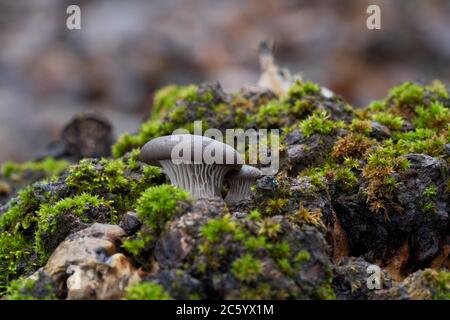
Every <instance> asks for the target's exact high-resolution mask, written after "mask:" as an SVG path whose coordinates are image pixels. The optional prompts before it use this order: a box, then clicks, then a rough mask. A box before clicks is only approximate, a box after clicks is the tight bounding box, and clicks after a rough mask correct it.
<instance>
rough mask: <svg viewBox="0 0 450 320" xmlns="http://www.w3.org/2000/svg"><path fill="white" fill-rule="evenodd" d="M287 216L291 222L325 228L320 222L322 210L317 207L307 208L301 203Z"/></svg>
mask: <svg viewBox="0 0 450 320" xmlns="http://www.w3.org/2000/svg"><path fill="white" fill-rule="evenodd" d="M289 218H290V220H291V221H292V222H294V223H295V224H298V225H303V224H305V223H306V224H311V225H314V226H316V227H322V228H325V225H324V224H323V222H322V210H321V209H319V208H316V209H314V210H309V209H307V208H305V207H304V206H303V205H300V208H299V209H298V211H297V212H295V213H294V214H292V215H291V216H290V217H289Z"/></svg>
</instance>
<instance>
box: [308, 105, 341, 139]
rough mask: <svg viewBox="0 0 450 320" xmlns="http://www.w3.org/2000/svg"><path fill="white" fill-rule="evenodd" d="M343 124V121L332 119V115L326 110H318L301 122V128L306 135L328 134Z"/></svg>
mask: <svg viewBox="0 0 450 320" xmlns="http://www.w3.org/2000/svg"><path fill="white" fill-rule="evenodd" d="M342 126H343V124H342V123H341V122H335V121H333V120H330V116H329V115H328V114H327V113H326V112H324V111H322V112H316V113H314V114H313V115H311V116H309V117H308V118H307V119H306V120H304V121H302V122H301V123H300V129H301V130H302V132H303V135H304V136H305V137H310V136H312V135H313V134H315V133H319V134H324V135H327V134H330V133H331V132H332V131H333V130H335V129H336V128H338V127H342Z"/></svg>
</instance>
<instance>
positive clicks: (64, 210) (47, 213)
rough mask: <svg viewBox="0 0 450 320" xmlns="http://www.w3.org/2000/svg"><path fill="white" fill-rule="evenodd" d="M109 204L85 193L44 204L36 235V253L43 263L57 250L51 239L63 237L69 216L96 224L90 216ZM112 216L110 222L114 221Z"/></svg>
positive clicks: (39, 215)
mask: <svg viewBox="0 0 450 320" xmlns="http://www.w3.org/2000/svg"><path fill="white" fill-rule="evenodd" d="M107 205H108V203H107V202H105V201H104V200H102V199H99V197H98V196H93V195H90V194H87V193H83V194H81V195H79V196H75V197H72V198H65V199H63V200H60V201H58V202H56V203H54V204H43V205H42V206H41V207H40V209H39V211H38V212H37V217H38V218H37V219H38V227H37V230H36V233H35V251H36V252H37V254H38V256H39V257H40V259H41V261H42V262H45V261H46V260H47V258H48V256H49V255H50V254H51V253H52V252H53V250H54V249H55V245H56V243H55V244H54V245H50V243H52V241H51V239H52V238H53V237H54V236H55V234H56V233H58V237H61V236H63V237H64V233H63V232H62V230H64V227H65V224H66V223H67V215H68V214H71V215H74V216H76V217H79V218H80V219H81V220H82V221H83V222H85V223H92V222H95V220H93V217H92V216H90V214H91V213H92V212H93V211H94V210H98V209H100V207H101V206H105V207H106V206H107ZM113 218H114V216H111V218H110V219H111V221H110V222H112V223H113V222H115V223H117V222H118V221H117V220H116V221H114V219H113Z"/></svg>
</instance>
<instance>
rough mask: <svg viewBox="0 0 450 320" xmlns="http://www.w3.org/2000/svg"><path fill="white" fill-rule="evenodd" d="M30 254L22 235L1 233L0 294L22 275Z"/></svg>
mask: <svg viewBox="0 0 450 320" xmlns="http://www.w3.org/2000/svg"><path fill="white" fill-rule="evenodd" d="M30 253H31V250H30V249H29V248H28V244H27V242H26V241H25V239H24V238H23V236H22V235H20V234H11V233H9V232H2V233H0V294H2V293H4V292H5V290H6V287H7V285H8V283H9V281H11V280H12V279H14V278H15V277H16V276H17V275H18V274H19V273H20V271H21V270H20V268H21V267H23V266H24V264H25V262H26V259H27V257H28V255H29V254H30Z"/></svg>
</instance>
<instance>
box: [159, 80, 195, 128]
mask: <svg viewBox="0 0 450 320" xmlns="http://www.w3.org/2000/svg"><path fill="white" fill-rule="evenodd" d="M197 90H198V88H197V86H195V85H189V86H176V85H169V86H166V87H164V88H161V89H159V90H158V91H156V93H155V96H154V100H153V107H152V120H158V119H162V118H163V117H164V116H165V114H167V112H169V111H171V110H173V108H174V107H175V106H176V104H177V101H179V100H183V99H187V100H193V99H195V97H196V95H197Z"/></svg>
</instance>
